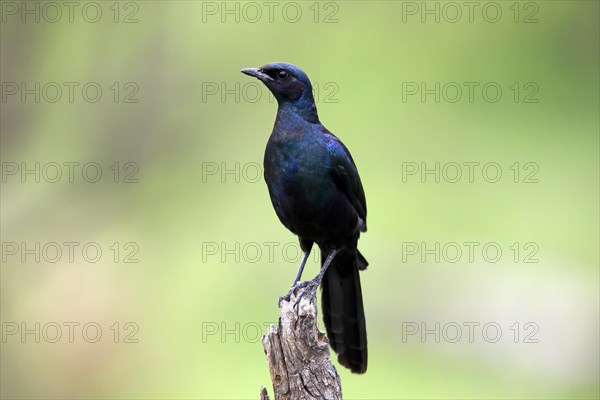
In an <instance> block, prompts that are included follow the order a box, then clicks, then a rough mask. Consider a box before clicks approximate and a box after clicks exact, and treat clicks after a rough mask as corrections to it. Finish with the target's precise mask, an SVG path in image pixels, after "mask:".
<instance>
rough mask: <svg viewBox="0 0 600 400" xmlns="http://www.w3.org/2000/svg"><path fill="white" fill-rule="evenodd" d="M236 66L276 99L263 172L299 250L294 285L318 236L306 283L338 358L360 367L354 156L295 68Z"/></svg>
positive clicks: (363, 357)
mask: <svg viewBox="0 0 600 400" xmlns="http://www.w3.org/2000/svg"><path fill="white" fill-rule="evenodd" d="M241 72H243V73H244V74H246V75H250V76H253V77H256V78H258V79H260V80H261V81H262V82H263V83H264V84H265V85H266V86H267V88H269V90H270V91H271V92H272V93H273V95H274V96H275V98H276V99H277V102H278V110H277V118H276V119H275V126H274V127H273V132H272V133H271V136H270V138H269V142H268V143H267V148H266V151H265V158H264V172H265V180H266V182H267V186H268V188H269V195H270V197H271V202H272V203H273V207H274V208H275V212H276V213H277V216H278V217H279V220H280V221H281V222H282V223H283V225H285V227H286V228H288V229H289V230H290V231H292V232H293V233H294V234H296V235H297V236H298V238H299V240H300V247H301V248H302V251H303V253H304V254H303V257H302V261H301V264H300V268H299V270H298V274H297V276H296V279H295V280H294V284H293V286H292V289H293V288H294V286H296V284H297V283H298V281H299V280H300V278H301V276H302V270H303V269H304V265H305V264H306V260H307V258H308V256H309V254H310V251H311V249H312V246H313V243H316V244H317V245H318V246H319V248H320V250H321V262H322V266H321V271H320V272H319V274H318V275H317V276H316V277H315V278H314V279H313V280H312V281H310V282H308V284H307V286H309V287H311V289H312V290H315V291H316V288H317V286H318V284H319V282H320V283H321V287H322V294H321V302H322V303H321V304H322V313H323V318H324V320H325V328H326V330H327V337H328V338H329V342H330V344H331V347H332V348H333V350H334V351H335V352H336V353H337V354H338V361H339V362H340V363H341V364H342V365H344V366H345V367H347V368H350V370H352V372H356V373H364V372H365V371H366V370H367V330H366V325H365V314H364V310H363V301H362V293H361V287H360V278H359V275H358V272H359V270H363V269H365V268H366V267H367V265H368V263H367V261H366V260H365V258H364V257H363V256H362V255H361V254H360V252H359V251H358V250H357V247H356V246H357V242H358V238H359V236H360V233H361V232H365V231H366V230H367V223H366V220H367V205H366V201H365V193H364V191H363V187H362V184H361V181H360V177H359V176H358V170H357V169H356V165H355V164H354V160H352V156H351V155H350V152H349V151H348V149H347V148H346V146H344V144H343V143H342V142H341V141H340V140H339V139H338V138H337V137H336V136H335V135H334V134H333V133H331V132H329V131H328V130H327V129H326V128H325V127H324V126H323V125H322V124H321V123H320V122H319V117H318V115H317V107H316V105H315V100H314V98H313V92H312V85H311V83H310V80H309V79H308V76H306V74H305V73H304V72H303V71H302V70H301V69H300V68H298V67H296V66H294V65H291V64H287V63H280V62H278V63H271V64H267V65H264V66H262V67H260V68H247V69H243V70H242V71H241Z"/></svg>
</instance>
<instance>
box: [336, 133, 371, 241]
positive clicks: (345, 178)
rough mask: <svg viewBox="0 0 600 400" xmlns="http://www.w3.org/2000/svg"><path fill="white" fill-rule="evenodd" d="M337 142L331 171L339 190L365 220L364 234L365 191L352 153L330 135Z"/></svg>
mask: <svg viewBox="0 0 600 400" xmlns="http://www.w3.org/2000/svg"><path fill="white" fill-rule="evenodd" d="M330 135H331V137H332V138H333V139H334V141H335V144H336V145H335V146H332V147H333V152H332V153H333V159H334V165H333V167H332V169H331V174H332V176H333V179H334V181H335V183H336V185H337V186H338V188H339V189H340V190H341V191H342V192H343V193H344V194H345V195H346V197H348V200H349V201H350V204H352V206H354V208H355V209H356V212H357V213H358V216H359V217H360V218H361V219H362V220H363V222H364V224H363V229H361V230H362V231H363V232H364V231H366V230H367V201H366V200H365V191H364V190H363V186H362V183H361V181H360V176H359V175H358V169H357V168H356V164H354V160H353V159H352V155H350V151H348V149H347V148H346V146H344V144H343V143H342V142H341V141H340V140H339V139H338V138H337V137H335V136H334V135H332V134H330Z"/></svg>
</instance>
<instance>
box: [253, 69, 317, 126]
mask: <svg viewBox="0 0 600 400" xmlns="http://www.w3.org/2000/svg"><path fill="white" fill-rule="evenodd" d="M241 72H242V73H244V74H246V75H250V76H253V77H255V78H258V79H260V80H261V81H262V82H263V83H264V84H265V86H266V87H267V88H268V89H269V90H270V91H271V93H273V96H275V98H276V99H277V102H278V103H279V106H280V107H281V106H284V107H290V108H292V109H293V110H294V111H295V112H296V113H298V114H300V115H302V116H303V117H304V118H305V119H307V120H317V121H318V117H317V111H316V106H315V100H314V97H313V94H312V85H311V83H310V79H308V76H307V75H306V74H305V73H304V71H302V70H301V69H300V68H298V67H296V66H295V65H292V64H288V63H284V62H274V63H270V64H266V65H263V66H262V67H260V68H245V69H243V70H241Z"/></svg>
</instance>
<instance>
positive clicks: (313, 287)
mask: <svg viewBox="0 0 600 400" xmlns="http://www.w3.org/2000/svg"><path fill="white" fill-rule="evenodd" d="M339 251H340V250H339V249H333V250H331V251H330V252H329V254H328V255H327V259H325V262H324V263H323V266H322V267H321V270H320V271H319V273H318V274H317V276H315V277H314V278H313V279H311V280H310V281H308V282H307V284H306V288H305V289H304V290H303V291H302V292H301V293H300V294H299V295H298V297H297V299H296V304H297V303H298V302H299V301H300V299H301V298H302V296H303V295H304V293H305V292H306V291H307V290H309V289H311V292H312V296H311V297H315V296H316V294H317V288H318V287H319V284H320V283H321V280H322V279H323V276H324V275H325V272H327V267H329V264H331V261H333V259H334V257H335V256H336V255H337V253H338V252H339Z"/></svg>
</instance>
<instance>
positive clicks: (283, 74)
mask: <svg viewBox="0 0 600 400" xmlns="http://www.w3.org/2000/svg"><path fill="white" fill-rule="evenodd" d="M288 75H289V74H288V72H287V71H286V70H283V69H282V70H281V71H277V78H279V79H285V78H287V77H288Z"/></svg>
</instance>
